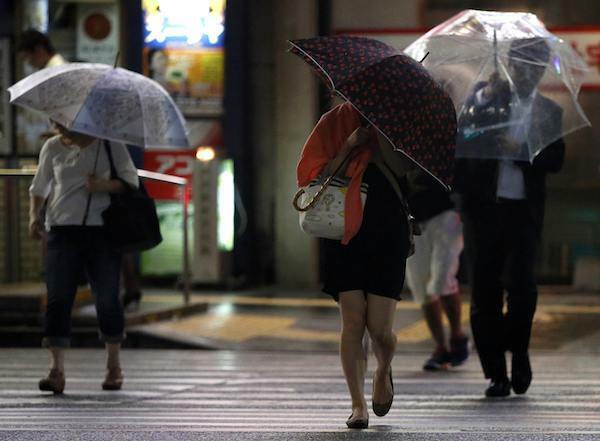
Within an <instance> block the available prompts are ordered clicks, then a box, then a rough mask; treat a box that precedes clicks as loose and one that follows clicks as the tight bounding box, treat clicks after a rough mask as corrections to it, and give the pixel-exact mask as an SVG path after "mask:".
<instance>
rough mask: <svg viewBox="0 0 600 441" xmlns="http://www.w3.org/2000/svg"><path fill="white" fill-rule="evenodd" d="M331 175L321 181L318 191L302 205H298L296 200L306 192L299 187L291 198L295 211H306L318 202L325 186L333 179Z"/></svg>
mask: <svg viewBox="0 0 600 441" xmlns="http://www.w3.org/2000/svg"><path fill="white" fill-rule="evenodd" d="M333 176H334V175H331V176H329V177H328V178H327V179H326V180H325V182H323V185H322V186H321V188H320V189H319V191H317V193H316V194H315V195H314V196H313V197H312V198H311V199H310V201H308V203H307V204H306V205H305V206H304V207H301V206H300V205H299V203H298V200H299V199H300V196H302V195H303V194H304V193H306V191H305V190H304V188H301V189H299V190H298V191H297V192H296V195H295V196H294V199H293V200H292V205H293V206H294V208H295V209H296V210H297V211H301V212H305V211H308V210H310V209H311V208H313V207H314V206H315V205H317V202H319V199H321V196H322V195H323V193H324V192H325V190H326V189H327V187H329V183H330V182H331V180H332V179H333Z"/></svg>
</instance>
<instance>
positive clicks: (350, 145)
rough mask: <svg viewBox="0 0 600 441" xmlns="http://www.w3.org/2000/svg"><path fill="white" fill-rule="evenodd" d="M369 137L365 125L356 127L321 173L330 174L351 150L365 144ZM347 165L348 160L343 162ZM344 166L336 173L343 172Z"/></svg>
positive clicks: (369, 134) (369, 133)
mask: <svg viewBox="0 0 600 441" xmlns="http://www.w3.org/2000/svg"><path fill="white" fill-rule="evenodd" d="M370 138H371V132H370V131H369V129H367V128H365V127H358V128H357V129H356V130H355V131H354V132H352V133H351V134H350V136H348V139H347V140H346V142H345V143H344V146H343V147H342V148H341V149H340V151H339V152H338V154H337V155H336V157H335V158H334V159H333V160H331V161H329V163H328V164H327V165H326V166H325V168H324V169H323V172H322V174H323V175H324V176H330V175H331V174H332V173H333V172H334V171H336V170H337V168H338V167H339V166H340V165H341V164H342V162H343V161H344V160H345V159H346V158H347V157H348V155H351V154H352V151H353V150H354V149H355V148H357V147H360V146H361V145H364V144H366V143H367V142H368V141H369V139H370ZM345 165H346V166H347V165H348V162H346V164H345ZM344 170H345V168H342V169H341V170H340V171H339V172H338V173H342V174H343V172H344Z"/></svg>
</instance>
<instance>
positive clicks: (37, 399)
mask: <svg viewBox="0 0 600 441" xmlns="http://www.w3.org/2000/svg"><path fill="white" fill-rule="evenodd" d="M0 358H1V360H2V363H0V390H1V393H0V440H34V441H35V440H68V439H73V440H90V441H91V440H94V441H96V440H132V441H133V440H228V439H231V440H234V439H235V440H309V441H310V440H332V441H333V440H355V439H356V440H363V439H364V440H371V439H373V440H374V439H377V440H392V439H394V440H398V439H401V440H439V439H447V440H469V441H470V440H473V441H475V440H480V441H487V440H553V441H554V440H557V441H558V440H595V439H598V440H600V354H598V353H596V354H593V353H583V352H572V353H570V352H565V351H562V352H536V353H535V354H534V356H533V366H534V382H533V385H532V387H531V389H530V391H529V393H528V394H527V395H525V396H511V397H509V398H507V399H493V400H490V399H484V398H483V390H484V388H485V386H486V383H485V381H484V379H483V378H482V376H481V373H480V369H479V363H478V361H477V359H476V358H472V359H471V360H470V361H469V362H468V363H467V365H466V366H464V367H462V368H460V369H456V370H454V371H451V372H446V373H436V374H430V373H425V372H422V371H420V370H419V369H418V367H419V366H420V364H421V362H422V358H423V354H422V353H419V354H415V353H398V354H397V356H396V358H395V360H394V364H393V370H394V383H395V389H396V397H395V401H394V406H393V407H392V410H391V411H390V413H389V414H388V416H386V417H384V418H377V417H376V416H375V415H374V414H371V420H370V428H369V429H368V430H366V431H351V430H348V429H346V427H345V424H344V421H345V419H346V418H347V417H348V415H349V414H350V406H349V400H348V396H347V392H346V387H345V383H344V380H343V377H342V375H341V369H340V365H339V361H338V358H337V356H336V355H335V354H331V353H320V354H311V353H306V352H303V353H294V352H249V351H241V352H228V351H196V350H189V351H175V350H126V351H124V353H123V356H122V361H123V366H124V372H125V376H126V379H125V385H124V389H123V390H122V391H120V392H104V391H102V390H101V389H100V383H101V381H102V376H103V368H102V366H103V362H104V354H103V352H102V351H100V350H93V349H80V350H72V351H70V352H69V353H68V355H67V360H66V366H67V387H66V389H65V394H64V395H63V396H52V395H47V394H43V393H41V392H39V391H38V390H37V380H38V379H39V378H40V377H41V376H42V375H43V374H44V373H45V371H46V368H47V357H46V354H45V353H44V351H42V350H40V349H2V350H0ZM373 365H374V361H373V360H370V365H369V368H370V369H371V370H372V369H373ZM370 375H371V373H370V374H369V377H370ZM370 390H371V381H370V380H368V381H367V386H366V393H367V396H368V401H369V402H370Z"/></svg>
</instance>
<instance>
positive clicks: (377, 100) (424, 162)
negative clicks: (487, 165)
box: [290, 36, 456, 186]
mask: <svg viewBox="0 0 600 441" xmlns="http://www.w3.org/2000/svg"><path fill="white" fill-rule="evenodd" d="M290 44H291V45H292V47H291V51H292V52H293V53H295V54H296V55H299V56H300V57H302V58H303V59H304V60H305V61H306V62H308V63H309V64H310V65H311V66H312V67H313V68H314V69H315V70H316V72H317V73H318V74H319V75H320V76H321V77H322V78H323V79H324V80H325V81H326V83H327V84H328V86H329V88H330V89H331V90H332V91H333V92H335V93H337V94H338V95H340V96H341V97H342V98H344V99H345V100H347V101H349V102H350V103H351V104H352V105H353V106H354V107H355V108H356V109H357V110H358V112H360V113H361V115H362V116H363V117H365V118H366V119H367V120H368V121H369V122H370V123H371V124H372V125H373V126H374V127H375V128H376V129H377V130H378V131H379V132H380V133H381V134H382V135H383V136H384V137H385V138H386V139H387V140H388V141H389V142H390V143H391V144H392V146H393V147H394V149H395V150H398V151H400V152H401V153H403V154H404V155H406V156H407V157H408V158H410V159H411V160H412V161H414V162H415V163H416V164H417V165H418V166H420V167H421V168H423V169H424V170H426V171H427V172H429V173H430V174H431V175H432V176H434V177H435V178H436V179H437V180H438V181H440V182H441V183H442V184H443V185H445V186H446V185H448V184H449V183H450V180H451V177H452V167H453V162H454V147H455V138H456V115H455V112H454V107H453V104H452V101H451V100H450V98H449V97H448V95H447V94H446V93H445V92H444V91H443V89H442V88H441V87H440V86H439V85H438V84H437V83H436V82H435V81H434V80H433V78H432V77H431V75H429V73H427V71H426V70H425V69H424V68H423V67H422V66H421V64H420V63H418V62H416V61H414V60H412V59H411V58H410V57H408V56H406V55H404V54H402V52H399V51H398V50H396V49H394V48H392V47H391V46H388V45H387V44H385V43H382V42H380V41H377V40H373V39H370V38H363V37H351V36H335V37H316V38H309V39H304V40H294V41H290Z"/></svg>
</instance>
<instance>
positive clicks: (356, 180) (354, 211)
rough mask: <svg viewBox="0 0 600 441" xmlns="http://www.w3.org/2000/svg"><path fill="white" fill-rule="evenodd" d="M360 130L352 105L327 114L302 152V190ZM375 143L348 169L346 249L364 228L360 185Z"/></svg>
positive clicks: (362, 150)
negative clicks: (351, 135) (352, 135)
mask: <svg viewBox="0 0 600 441" xmlns="http://www.w3.org/2000/svg"><path fill="white" fill-rule="evenodd" d="M358 127H360V117H359V114H358V112H357V111H356V110H355V109H354V107H352V105H351V104H350V103H344V104H340V105H339V106H336V107H334V108H333V109H331V110H330V111H329V112H327V113H326V114H324V115H323V116H322V117H321V119H320V120H319V122H318V123H317V125H316V126H315V128H314V129H313V131H312V133H311V134H310V136H309V137H308V139H307V140H306V144H304V148H303V149H302V154H301V155H300V161H299V162H298V167H297V169H296V176H297V180H298V187H304V186H306V185H308V184H309V183H310V181H312V180H313V179H315V178H316V177H317V176H319V174H320V173H321V171H322V170H323V167H325V166H326V165H327V164H328V163H329V162H330V161H332V160H333V159H334V158H335V157H336V155H337V153H338V152H339V151H340V150H341V149H342V148H343V147H344V144H345V142H346V140H347V139H348V136H350V134H352V132H354V130H356V129H357V128H358ZM372 139H373V142H370V143H369V144H367V145H365V146H363V147H359V148H358V149H357V150H356V151H355V154H354V156H353V157H352V159H351V160H350V161H349V163H348V167H347V169H346V176H348V177H350V184H349V185H348V192H347V193H346V199H345V206H344V216H345V225H344V237H343V238H342V244H343V245H347V244H348V242H349V241H350V239H352V238H353V237H354V236H356V234H357V233H358V230H360V226H361V224H362V218H363V206H362V201H361V199H360V185H361V183H362V178H363V174H364V172H365V170H366V169H367V165H368V164H369V161H370V159H371V156H372V155H373V149H374V148H377V144H376V143H377V141H376V138H375V136H374V135H373V138H372Z"/></svg>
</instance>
